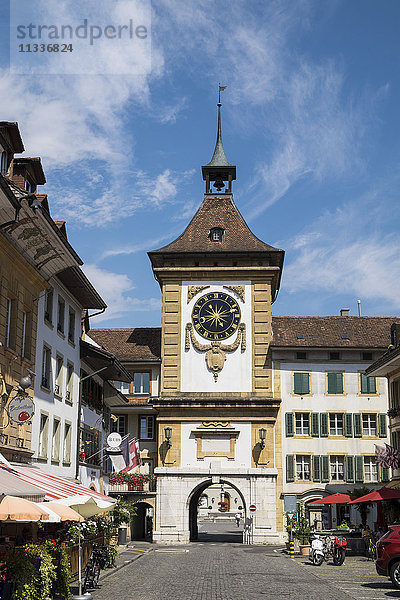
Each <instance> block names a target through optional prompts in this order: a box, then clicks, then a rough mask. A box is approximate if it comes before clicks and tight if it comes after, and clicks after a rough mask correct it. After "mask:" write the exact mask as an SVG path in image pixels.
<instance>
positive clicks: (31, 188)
mask: <svg viewBox="0 0 400 600" xmlns="http://www.w3.org/2000/svg"><path fill="white" fill-rule="evenodd" d="M25 190H26V191H27V192H34V191H35V186H34V185H33V183H32V182H31V181H29V179H26V180H25Z"/></svg>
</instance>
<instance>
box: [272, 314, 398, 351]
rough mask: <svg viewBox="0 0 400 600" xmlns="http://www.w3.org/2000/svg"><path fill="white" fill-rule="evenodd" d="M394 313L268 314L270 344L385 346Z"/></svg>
mask: <svg viewBox="0 0 400 600" xmlns="http://www.w3.org/2000/svg"><path fill="white" fill-rule="evenodd" d="M397 320H398V317H272V329H273V339H272V342H271V346H274V347H297V348H305V347H316V348H322V347H329V348H382V349H383V348H385V349H386V348H387V347H388V346H389V344H390V327H391V325H392V323H393V322H394V321H397Z"/></svg>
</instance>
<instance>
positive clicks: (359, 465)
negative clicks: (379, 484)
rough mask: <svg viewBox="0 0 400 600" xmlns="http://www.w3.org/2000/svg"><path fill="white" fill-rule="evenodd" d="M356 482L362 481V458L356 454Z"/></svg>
mask: <svg viewBox="0 0 400 600" xmlns="http://www.w3.org/2000/svg"><path fill="white" fill-rule="evenodd" d="M355 461H356V482H357V483H361V482H362V481H364V459H363V457H362V456H356V457H355Z"/></svg>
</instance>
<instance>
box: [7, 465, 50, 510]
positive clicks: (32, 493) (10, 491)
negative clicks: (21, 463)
mask: <svg viewBox="0 0 400 600" xmlns="http://www.w3.org/2000/svg"><path fill="white" fill-rule="evenodd" d="M0 493H1V494H4V495H5V496H18V497H19V498H25V500H31V501H32V502H41V501H42V500H44V497H45V494H46V492H45V491H44V490H42V489H39V488H38V487H37V486H34V485H32V484H30V483H27V482H25V481H22V480H21V479H20V478H19V477H18V476H17V475H16V474H13V473H12V472H10V470H9V469H8V468H4V467H3V466H2V465H1V464H0Z"/></svg>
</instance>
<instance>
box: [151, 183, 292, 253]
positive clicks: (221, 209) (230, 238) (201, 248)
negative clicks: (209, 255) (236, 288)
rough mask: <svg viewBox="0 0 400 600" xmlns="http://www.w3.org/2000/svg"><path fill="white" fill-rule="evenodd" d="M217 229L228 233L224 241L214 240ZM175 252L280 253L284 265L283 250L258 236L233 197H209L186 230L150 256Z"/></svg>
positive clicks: (206, 197)
mask: <svg viewBox="0 0 400 600" xmlns="http://www.w3.org/2000/svg"><path fill="white" fill-rule="evenodd" d="M215 227H217V228H222V229H223V230H224V235H223V239H222V241H221V242H213V241H211V240H210V236H209V232H210V229H212V228H215ZM175 252H179V253H180V252H188V253H203V252H213V253H214V252H221V253H226V252H234V253H247V252H268V253H276V254H277V255H278V256H279V257H280V263H281V262H283V256H284V251H283V250H279V249H278V248H274V247H273V246H269V245H268V244H266V243H265V242H262V241H261V240H260V239H258V237H256V236H255V235H254V233H253V232H252V231H251V230H250V228H249V226H248V225H247V223H246V221H245V220H244V219H243V217H242V215H241V214H240V212H239V210H238V209H237V207H236V205H235V203H234V201H233V197H232V195H231V194H215V195H214V194H213V195H209V194H207V195H206V196H205V197H204V200H203V202H202V204H201V206H200V208H199V209H198V210H197V212H196V214H195V215H194V217H193V219H192V220H191V221H190V223H189V225H188V226H187V227H186V229H185V231H184V232H183V233H182V234H181V235H180V236H179V237H178V238H177V239H176V240H174V241H173V242H171V243H170V244H168V245H167V246H164V247H163V248H159V249H158V250H153V251H152V252H149V255H150V257H151V255H152V254H157V253H160V254H161V253H175Z"/></svg>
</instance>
